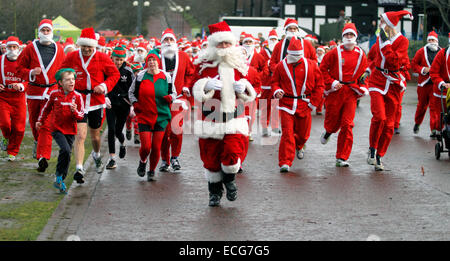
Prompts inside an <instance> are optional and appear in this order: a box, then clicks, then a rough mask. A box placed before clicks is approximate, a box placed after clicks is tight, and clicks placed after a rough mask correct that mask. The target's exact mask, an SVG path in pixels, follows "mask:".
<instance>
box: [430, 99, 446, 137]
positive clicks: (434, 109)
mask: <svg viewBox="0 0 450 261" xmlns="http://www.w3.org/2000/svg"><path fill="white" fill-rule="evenodd" d="M445 99H446V98H439V97H436V96H434V95H433V97H431V100H430V122H432V124H431V130H437V131H442V129H441V127H440V124H441V123H440V121H441V112H442V104H441V100H442V102H443V103H444V110H447V109H446V107H447V105H446V101H445Z"/></svg>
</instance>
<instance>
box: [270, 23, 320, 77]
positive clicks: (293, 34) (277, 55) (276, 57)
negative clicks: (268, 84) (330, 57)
mask: <svg viewBox="0 0 450 261" xmlns="http://www.w3.org/2000/svg"><path fill="white" fill-rule="evenodd" d="M284 30H285V31H286V37H285V38H284V39H283V40H282V41H280V42H278V43H277V44H276V45H275V47H274V49H273V52H272V56H271V58H270V63H269V70H270V71H271V72H272V73H273V72H274V71H275V67H276V66H277V64H278V63H279V62H281V61H282V60H283V59H284V58H285V57H286V54H287V48H288V46H289V43H290V41H291V40H292V39H293V38H294V39H295V38H298V39H300V41H301V42H302V46H303V51H304V57H305V58H307V59H310V60H314V61H316V62H317V54H316V49H315V48H314V47H313V46H312V45H311V42H310V41H307V40H304V39H303V38H301V37H300V28H299V26H298V22H297V20H295V19H292V18H288V19H287V20H286V22H285V23H284Z"/></svg>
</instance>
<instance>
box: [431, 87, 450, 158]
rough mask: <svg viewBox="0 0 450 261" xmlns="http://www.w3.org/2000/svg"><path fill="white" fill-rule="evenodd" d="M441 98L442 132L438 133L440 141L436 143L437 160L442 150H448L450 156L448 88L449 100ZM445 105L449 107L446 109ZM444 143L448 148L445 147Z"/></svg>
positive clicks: (440, 125) (449, 102)
mask: <svg viewBox="0 0 450 261" xmlns="http://www.w3.org/2000/svg"><path fill="white" fill-rule="evenodd" d="M443 92H444V90H443V89H441V97H442V95H443ZM440 100H441V106H442V113H441V117H440V120H439V128H440V130H441V133H438V134H437V135H436V136H437V140H438V143H436V146H435V147H434V154H435V156H436V159H437V160H439V159H440V158H441V153H442V152H448V156H449V157H450V114H449V111H450V92H449V91H448V90H447V99H446V101H447V102H444V101H443V99H440ZM445 103H446V104H445ZM445 107H447V110H445ZM444 145H445V148H446V149H445V148H444Z"/></svg>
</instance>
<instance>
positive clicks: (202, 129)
mask: <svg viewBox="0 0 450 261" xmlns="http://www.w3.org/2000/svg"><path fill="white" fill-rule="evenodd" d="M194 134H195V135H196V136H197V137H199V138H202V139H217V140H221V139H223V137H224V136H225V134H242V135H245V136H248V134H249V129H248V122H247V119H246V118H236V119H232V120H229V121H228V122H224V123H222V122H211V121H202V120H197V121H195V123H194Z"/></svg>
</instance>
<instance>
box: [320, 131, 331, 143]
mask: <svg viewBox="0 0 450 261" xmlns="http://www.w3.org/2000/svg"><path fill="white" fill-rule="evenodd" d="M326 133H327V132H324V133H322V135H320V143H322V144H323V145H325V144H327V143H328V141H329V140H330V137H331V135H330V136H328V138H326V139H325V134H326Z"/></svg>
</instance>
